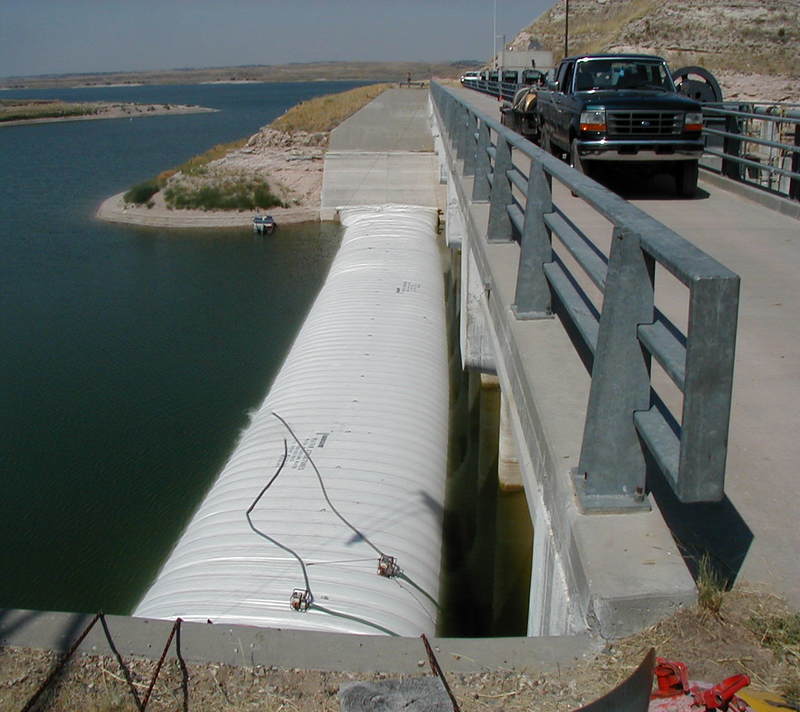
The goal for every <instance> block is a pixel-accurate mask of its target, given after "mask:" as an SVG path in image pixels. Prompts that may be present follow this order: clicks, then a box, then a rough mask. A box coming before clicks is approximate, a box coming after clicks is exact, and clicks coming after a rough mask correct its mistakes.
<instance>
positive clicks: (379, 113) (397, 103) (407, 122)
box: [320, 89, 444, 220]
mask: <svg viewBox="0 0 800 712" xmlns="http://www.w3.org/2000/svg"><path fill="white" fill-rule="evenodd" d="M443 188H444V186H440V185H439V168H438V163H437V159H436V154H434V152H433V136H432V134H431V129H430V123H429V119H428V91H427V89H424V90H423V89H390V90H389V91H386V92H384V93H383V94H381V95H380V96H379V97H377V98H376V99H374V100H373V101H372V102H370V103H369V104H367V106H365V107H364V108H363V109H361V110H360V111H358V112H357V113H355V114H354V115H353V116H351V117H350V118H349V119H347V121H345V122H343V123H342V124H341V125H339V126H338V127H337V128H336V129H334V131H333V133H332V134H331V140H330V144H329V147H328V151H327V153H326V154H325V170H324V173H323V178H322V197H321V201H320V216H321V218H322V219H323V220H330V219H333V218H334V217H335V215H336V210H337V209H338V208H340V207H345V206H348V205H386V204H390V203H393V204H398V205H422V206H426V207H435V208H442V207H443V200H444V198H443V195H444V191H443Z"/></svg>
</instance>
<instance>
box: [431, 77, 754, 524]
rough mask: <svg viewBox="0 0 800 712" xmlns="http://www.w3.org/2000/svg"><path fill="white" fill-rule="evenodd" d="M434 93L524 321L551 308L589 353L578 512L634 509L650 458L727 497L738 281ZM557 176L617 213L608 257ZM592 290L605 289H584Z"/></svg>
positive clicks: (689, 490) (686, 495)
mask: <svg viewBox="0 0 800 712" xmlns="http://www.w3.org/2000/svg"><path fill="white" fill-rule="evenodd" d="M431 93H432V96H433V100H434V105H435V107H436V112H437V114H438V117H439V122H440V125H441V127H442V133H443V140H445V141H447V142H448V144H449V146H450V152H451V155H452V156H454V157H455V158H456V159H461V160H463V167H462V169H461V172H462V174H463V175H464V176H471V177H473V178H474V180H473V188H472V195H471V200H472V201H473V202H476V201H488V203H489V218H488V230H487V232H488V234H487V235H486V236H485V237H484V238H483V240H482V242H486V243H493V242H510V241H516V242H518V243H519V264H518V268H517V275H516V291H515V300H514V305H513V311H514V313H515V315H516V317H517V318H519V319H534V318H543V317H548V316H550V315H551V314H552V313H553V311H556V312H557V313H558V314H559V316H560V317H561V318H562V320H563V321H564V322H565V326H566V327H567V329H568V330H569V331H571V332H574V333H577V334H578V336H579V339H580V341H582V342H583V345H584V346H585V349H584V352H586V351H588V359H587V360H588V361H590V362H591V364H592V365H591V375H592V379H591V388H590V394H589V402H588V406H587V415H586V422H585V425H584V433H583V441H582V445H581V452H580V460H579V467H578V472H577V473H576V486H577V491H578V495H579V501H580V502H581V506H582V508H583V509H584V510H587V511H609V510H619V509H626V508H631V507H633V508H636V507H637V506H640V505H641V502H642V500H643V499H644V495H645V486H646V471H647V462H648V460H649V459H651V461H652V462H655V463H656V464H657V466H658V467H659V469H660V470H661V471H662V472H663V474H664V475H665V477H666V479H667V480H668V481H669V482H670V484H671V485H672V487H673V489H674V491H675V493H676V495H677V496H678V498H679V499H680V500H681V501H683V502H699V501H714V500H719V499H720V498H722V496H723V493H724V488H723V485H724V475H725V458H726V453H727V435H728V422H729V415H730V404H731V388H732V381H733V361H734V345H735V339H736V323H737V314H738V295H739V277H738V276H737V275H736V274H734V273H733V272H731V271H730V270H728V269H727V268H726V267H724V266H723V265H721V264H719V263H718V262H717V261H716V260H714V259H713V258H712V257H710V256H709V255H707V254H705V253H704V252H702V251H701V250H700V249H698V248H697V247H695V246H694V245H693V244H691V243H690V242H688V241H687V240H685V239H684V238H682V237H681V236H680V235H678V234H676V233H675V232H673V231H672V230H670V229H669V228H667V227H666V226H664V225H663V224H661V223H659V222H658V221H656V220H654V219H653V218H651V217H650V216H648V215H646V214H645V213H643V212H642V211H641V210H639V209H638V208H636V207H634V206H632V205H630V204H629V203H628V202H626V201H625V200H623V199H622V198H620V197H618V196H617V195H615V194H613V193H612V192H610V191H609V190H607V189H606V188H604V187H603V186H601V185H599V184H597V183H595V182H594V181H592V180H590V179H589V178H587V177H586V176H584V175H582V174H580V173H578V172H577V171H575V170H573V169H572V168H570V167H569V166H567V165H566V164H565V163H563V162H562V161H560V160H559V159H557V158H556V157H554V156H552V155H550V154H548V153H545V152H544V151H542V150H541V149H540V148H538V147H537V146H534V145H533V144H532V143H530V142H529V141H527V140H525V139H523V138H522V137H521V136H519V135H518V134H516V133H514V132H512V131H510V130H509V129H507V128H505V127H503V126H501V125H500V123H499V122H497V121H495V120H493V119H491V118H489V117H488V116H486V115H485V114H482V113H480V112H478V111H476V110H474V109H473V108H472V107H471V106H469V105H467V104H465V103H464V102H463V101H461V100H460V99H459V98H458V97H457V96H456V95H455V94H454V93H453V92H452V91H451V90H449V89H447V88H445V87H443V86H442V85H439V84H436V83H432V84H431ZM554 180H555V181H556V182H557V183H561V184H563V185H564V186H565V187H566V188H568V189H569V190H570V191H572V192H573V194H575V195H577V196H579V197H580V198H582V199H583V200H584V201H585V202H586V203H588V204H589V205H590V206H591V207H592V208H593V209H594V210H596V211H597V213H599V214H600V215H602V216H603V217H604V218H606V219H607V220H608V221H609V223H610V224H611V226H612V237H611V247H610V250H609V251H608V254H606V251H604V250H603V249H601V248H600V247H599V246H598V244H597V243H596V241H594V240H592V239H591V238H590V237H589V236H588V235H587V234H585V233H584V232H583V231H582V230H581V229H580V228H579V227H578V226H577V225H576V224H575V223H574V222H573V221H572V220H571V219H570V216H569V214H568V213H569V208H568V206H567V205H566V204H565V205H559V204H558V203H557V202H556V200H555V199H554V196H553V191H552V189H551V188H552V182H553V181H554ZM565 203H566V201H565ZM465 212H466V214H467V215H468V214H469V211H468V210H466V211H465ZM570 265H572V266H570ZM656 266H659V267H660V268H664V269H666V270H667V271H668V272H670V273H671V274H672V275H674V276H675V277H676V278H677V279H678V280H679V281H680V282H682V283H683V284H684V285H685V286H686V288H687V289H688V320H687V327H686V328H685V330H684V331H685V333H684V331H682V330H681V329H680V328H679V327H678V326H676V325H675V324H673V323H672V322H671V321H670V320H669V319H668V318H667V317H666V316H665V315H664V314H663V313H662V312H661V311H660V310H659V308H658V305H657V304H656V303H655V288H654V284H655V270H656ZM593 288H596V290H598V292H599V294H600V297H599V298H598V297H596V296H595V297H594V299H593V298H592V297H591V296H590V294H589V292H590V291H592V289H593ZM652 358H655V359H656V361H657V362H658V363H659V364H660V366H661V367H662V368H663V371H664V372H665V373H666V374H668V375H669V377H670V379H671V380H672V381H673V382H674V384H675V385H676V386H677V388H678V389H679V390H680V393H681V394H682V406H680V405H679V406H677V407H675V406H673V407H672V408H670V407H668V406H667V404H666V403H665V401H664V400H663V399H662V398H661V397H659V394H658V393H657V392H656V390H655V389H654V387H653V382H652V378H651V360H652ZM554 377H557V376H555V375H554ZM676 411H679V412H676Z"/></svg>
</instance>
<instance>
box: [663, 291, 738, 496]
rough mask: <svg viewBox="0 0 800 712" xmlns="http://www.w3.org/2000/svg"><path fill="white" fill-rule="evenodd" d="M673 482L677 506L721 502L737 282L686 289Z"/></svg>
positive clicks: (734, 332) (726, 441)
mask: <svg viewBox="0 0 800 712" xmlns="http://www.w3.org/2000/svg"><path fill="white" fill-rule="evenodd" d="M690 290H691V291H690V296H689V330H688V333H687V336H688V339H687V347H686V382H685V384H684V387H683V392H684V395H683V417H682V428H681V451H680V462H679V465H678V481H677V483H673V488H674V489H675V493H676V494H677V495H678V498H679V499H680V501H681V502H713V501H718V500H720V499H722V496H723V494H724V483H725V455H726V453H727V443H728V423H729V422H730V411H731V391H732V389H733V360H734V350H735V344H736V319H737V314H738V310H739V277H738V276H736V275H732V276H731V277H730V279H713V280H709V279H696V280H695V281H693V282H692V283H691V285H690Z"/></svg>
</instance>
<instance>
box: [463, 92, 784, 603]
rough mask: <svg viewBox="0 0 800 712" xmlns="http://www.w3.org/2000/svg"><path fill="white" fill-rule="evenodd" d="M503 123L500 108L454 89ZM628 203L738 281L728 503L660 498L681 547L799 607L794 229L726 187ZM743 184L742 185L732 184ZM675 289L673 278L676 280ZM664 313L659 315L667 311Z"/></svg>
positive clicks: (577, 207)
mask: <svg viewBox="0 0 800 712" xmlns="http://www.w3.org/2000/svg"><path fill="white" fill-rule="evenodd" d="M456 91H457V92H458V94H459V96H460V97H462V98H463V99H465V100H466V101H469V102H470V103H471V104H472V105H473V106H474V107H475V108H476V109H478V110H479V111H482V112H484V113H486V114H487V115H489V116H490V117H492V118H494V119H497V120H499V106H500V103H499V102H498V101H497V100H496V99H494V98H492V97H489V96H487V95H485V94H480V93H478V92H475V91H472V90H467V89H457V90H456ZM665 186H666V187H665V188H664V190H663V191H659V190H658V188H657V187H656V189H654V190H651V191H650V193H649V194H648V192H646V191H638V192H637V194H636V195H634V196H626V197H628V198H629V200H630V202H631V203H632V204H634V205H636V206H637V207H639V208H640V209H642V210H643V211H645V212H646V213H649V214H650V215H652V216H653V217H654V218H656V219H657V220H659V221H661V222H662V223H664V224H665V225H667V226H669V227H670V228H671V229H673V230H674V231H675V232H677V233H678V234H680V235H682V236H683V237H685V238H686V239H687V240H689V241H690V242H692V243H694V244H695V245H697V246H698V247H700V248H701V249H702V250H704V251H706V252H707V253H708V254H710V255H712V256H713V257H714V258H715V259H717V260H719V261H720V262H721V263H722V264H724V265H725V266H726V267H728V268H730V269H732V270H733V271H734V272H736V273H737V274H739V275H740V277H741V295H740V306H739V328H738V338H737V346H736V365H735V373H734V389H733V391H734V392H733V408H732V413H731V428H730V435H729V445H728V460H727V472H726V482H725V490H726V495H727V496H726V498H725V499H724V500H723V501H722V502H720V503H718V504H697V505H680V504H679V503H677V502H676V501H675V500H674V498H672V497H671V496H670V495H669V493H667V492H664V493H661V496H659V497H658V498H657V501H658V504H659V507H661V509H662V512H663V513H664V515H665V518H666V519H667V521H668V523H669V525H670V528H671V529H672V532H673V536H674V537H675V539H676V540H677V541H678V543H679V544H680V545H686V546H687V547H690V548H694V549H699V550H704V549H705V550H708V551H709V552H710V553H711V555H712V557H713V558H714V560H715V561H716V562H717V563H718V564H720V567H721V569H723V570H725V571H727V572H729V574H730V576H731V577H735V578H736V579H737V580H740V581H741V580H744V581H748V582H751V583H758V584H766V585H767V586H768V587H770V588H771V589H774V590H776V591H777V592H779V593H781V594H782V595H784V596H786V597H787V598H788V599H789V601H790V602H791V603H792V604H793V605H794V606H797V607H800V557H798V552H800V527H798V525H797V521H798V517H797V512H798V501H800V477H798V476H797V473H796V472H795V471H794V465H795V464H796V463H797V462H798V461H800V437H798V425H800V418H798V414H800V407H798V403H800V322H798V321H797V320H796V319H795V318H794V317H793V316H792V315H793V314H798V313H800V291H798V289H797V275H798V273H800V221H798V220H796V219H794V218H792V217H788V216H787V215H783V214H781V213H779V212H777V211H776V210H771V209H769V208H767V207H764V206H762V205H761V204H759V202H757V201H756V198H757V197H759V196H758V195H757V191H755V190H752V191H749V192H751V193H752V196H753V199H747V198H745V197H742V195H740V194H737V193H734V192H731V191H729V190H725V189H722V188H720V187H718V186H716V185H715V184H713V183H712V182H711V181H710V180H709V181H706V180H704V179H703V172H701V176H700V190H699V191H698V194H697V197H696V198H694V199H691V200H677V199H675V197H674V196H673V195H672V194H671V192H672V186H671V183H669V182H668V181H667V184H665ZM731 187H732V188H734V187H735V188H738V186H731ZM554 197H555V199H556V201H557V202H558V204H559V205H561V206H563V207H564V208H565V209H566V210H568V211H569V214H570V216H571V217H572V219H573V220H574V221H575V222H576V223H577V224H579V225H580V227H581V228H582V229H583V230H584V231H585V232H586V233H587V234H590V235H592V236H593V237H596V238H597V239H599V240H600V242H601V244H602V241H603V240H604V239H605V240H607V239H608V230H609V226H608V223H607V222H605V221H604V220H602V219H601V218H599V217H598V216H597V214H596V213H595V212H594V211H593V210H592V209H591V208H589V207H588V206H587V205H586V204H585V203H583V201H582V200H580V199H579V198H573V197H571V196H570V194H569V192H568V191H566V190H563V189H562V188H561V186H555V194H554ZM672 281H673V282H674V280H672ZM656 290H657V292H658V291H659V290H661V294H663V295H664V297H665V298H666V300H667V302H666V307H667V308H668V309H669V311H670V313H669V316H670V317H671V318H672V319H673V320H675V321H676V322H677V323H681V322H682V321H685V319H686V303H685V290H684V289H682V288H677V287H676V286H675V285H672V284H670V278H669V275H663V274H661V275H659V274H658V273H657V275H656ZM662 308H663V307H662Z"/></svg>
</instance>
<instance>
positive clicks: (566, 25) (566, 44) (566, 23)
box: [495, 0, 569, 57]
mask: <svg viewBox="0 0 800 712" xmlns="http://www.w3.org/2000/svg"><path fill="white" fill-rule="evenodd" d="M495 2H497V0H495ZM566 3H567V10H566V12H565V13H564V56H565V57H569V0H566Z"/></svg>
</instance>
